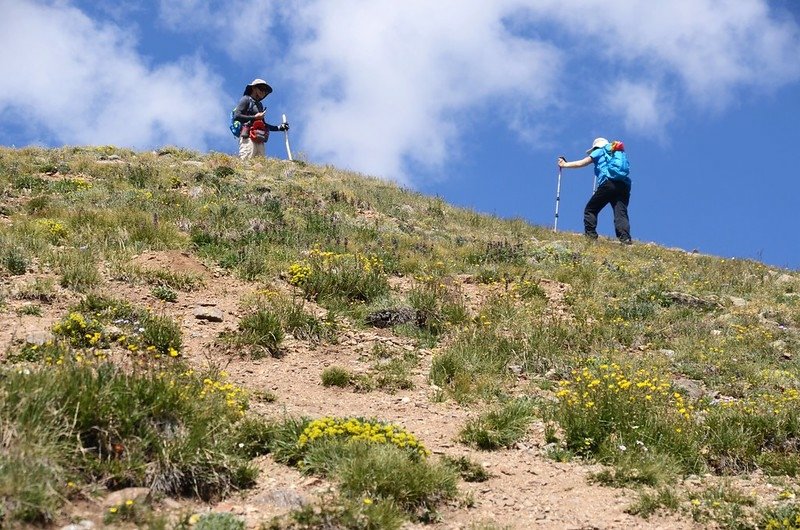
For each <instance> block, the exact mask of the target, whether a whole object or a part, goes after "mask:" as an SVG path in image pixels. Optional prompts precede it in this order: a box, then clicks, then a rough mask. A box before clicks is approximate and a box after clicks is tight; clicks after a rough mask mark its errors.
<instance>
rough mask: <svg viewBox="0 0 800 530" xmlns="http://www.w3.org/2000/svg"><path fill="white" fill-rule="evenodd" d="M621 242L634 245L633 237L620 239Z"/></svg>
mask: <svg viewBox="0 0 800 530" xmlns="http://www.w3.org/2000/svg"><path fill="white" fill-rule="evenodd" d="M619 242H620V243H622V244H623V245H633V240H632V239H620V240H619Z"/></svg>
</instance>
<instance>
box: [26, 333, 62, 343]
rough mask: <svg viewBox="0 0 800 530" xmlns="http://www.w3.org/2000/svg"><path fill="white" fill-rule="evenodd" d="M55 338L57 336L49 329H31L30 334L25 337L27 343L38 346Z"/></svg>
mask: <svg viewBox="0 0 800 530" xmlns="http://www.w3.org/2000/svg"><path fill="white" fill-rule="evenodd" d="M54 340H55V336H54V335H53V334H52V333H50V332H49V331H31V332H30V333H28V336H27V337H25V342H26V343H28V344H34V345H36V346H44V345H45V344H47V343H48V342H53V341H54Z"/></svg>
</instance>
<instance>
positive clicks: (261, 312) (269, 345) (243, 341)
mask: <svg viewBox="0 0 800 530" xmlns="http://www.w3.org/2000/svg"><path fill="white" fill-rule="evenodd" d="M226 338H227V339H228V340H230V341H231V342H232V343H234V344H236V345H237V346H242V347H246V348H248V349H249V352H250V355H252V356H253V358H256V359H257V358H260V357H263V356H264V355H271V356H273V357H280V356H281V342H283V328H282V327H281V321H280V318H279V317H278V316H277V315H276V314H275V313H274V312H272V311H270V310H268V309H263V308H261V309H256V310H254V311H252V312H250V313H249V314H247V315H245V316H244V317H242V319H241V320H240V321H239V331H238V332H237V333H235V334H228V335H226Z"/></svg>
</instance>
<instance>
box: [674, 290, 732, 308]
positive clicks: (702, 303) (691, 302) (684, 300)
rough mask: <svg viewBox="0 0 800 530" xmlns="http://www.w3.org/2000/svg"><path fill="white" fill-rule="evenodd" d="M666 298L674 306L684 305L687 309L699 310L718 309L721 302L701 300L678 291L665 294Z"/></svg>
mask: <svg viewBox="0 0 800 530" xmlns="http://www.w3.org/2000/svg"><path fill="white" fill-rule="evenodd" d="M664 298H666V299H667V300H669V301H671V302H672V303H674V304H678V305H684V306H687V307H694V308H698V309H718V308H719V307H720V304H719V302H717V301H715V300H707V299H703V298H700V297H698V296H694V295H692V294H687V293H680V292H677V291H670V292H666V293H664Z"/></svg>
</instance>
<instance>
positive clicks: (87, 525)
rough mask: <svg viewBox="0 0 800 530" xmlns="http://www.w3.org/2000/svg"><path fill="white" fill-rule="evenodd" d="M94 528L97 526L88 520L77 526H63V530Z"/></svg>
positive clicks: (87, 529) (88, 529) (89, 529)
mask: <svg viewBox="0 0 800 530" xmlns="http://www.w3.org/2000/svg"><path fill="white" fill-rule="evenodd" d="M94 527H95V526H94V523H93V522H91V521H90V520H88V519H84V520H83V521H81V522H79V523H77V524H68V525H67V526H62V527H61V530H92V529H93V528H94Z"/></svg>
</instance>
